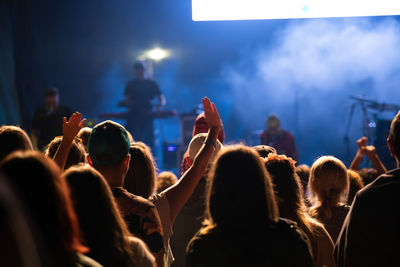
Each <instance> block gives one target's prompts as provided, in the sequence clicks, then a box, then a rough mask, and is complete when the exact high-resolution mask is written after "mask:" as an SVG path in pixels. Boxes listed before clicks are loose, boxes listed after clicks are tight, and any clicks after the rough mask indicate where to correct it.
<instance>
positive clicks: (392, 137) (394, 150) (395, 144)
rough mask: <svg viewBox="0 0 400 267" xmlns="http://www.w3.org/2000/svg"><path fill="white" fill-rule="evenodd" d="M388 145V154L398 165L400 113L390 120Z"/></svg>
mask: <svg viewBox="0 0 400 267" xmlns="http://www.w3.org/2000/svg"><path fill="white" fill-rule="evenodd" d="M387 140H388V145H389V149H390V153H391V154H392V156H394V157H395V158H396V160H397V165H399V164H400V160H399V158H400V111H399V112H398V113H397V115H396V116H395V117H394V119H393V120H392V124H391V125H390V131H389V136H388V139H387Z"/></svg>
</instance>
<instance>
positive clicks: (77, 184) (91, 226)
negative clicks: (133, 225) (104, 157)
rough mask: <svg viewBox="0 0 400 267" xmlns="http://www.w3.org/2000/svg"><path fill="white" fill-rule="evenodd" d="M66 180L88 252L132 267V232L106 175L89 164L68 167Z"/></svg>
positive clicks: (108, 262) (102, 260) (107, 263)
mask: <svg viewBox="0 0 400 267" xmlns="http://www.w3.org/2000/svg"><path fill="white" fill-rule="evenodd" d="M63 177H64V178H65V179H66V181H67V183H68V185H69V188H70V192H71V198H72V200H73V203H74V207H75V211H76V214H77V215H78V220H79V225H80V226H81V230H82V235H83V237H84V240H85V242H86V245H87V246H89V247H90V252H89V253H88V255H89V256H90V257H92V258H93V259H95V260H96V261H98V262H99V263H101V264H102V265H103V266H129V265H131V264H132V262H134V261H133V255H132V251H131V248H130V245H129V242H128V241H129V240H128V238H129V232H128V229H127V227H126V225H125V222H124V221H123V219H122V217H121V215H120V213H119V211H118V208H117V206H116V203H115V202H114V198H113V196H112V193H111V190H110V188H109V187H108V185H107V182H106V181H105V180H104V178H103V176H102V175H101V174H100V173H99V172H98V171H96V170H95V169H93V168H92V167H90V166H88V165H80V166H75V167H72V168H70V169H68V170H67V171H66V172H65V173H64V175H63Z"/></svg>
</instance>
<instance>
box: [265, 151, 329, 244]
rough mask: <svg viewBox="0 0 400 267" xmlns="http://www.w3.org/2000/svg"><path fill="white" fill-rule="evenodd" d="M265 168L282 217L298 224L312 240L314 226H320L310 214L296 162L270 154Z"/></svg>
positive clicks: (282, 156)
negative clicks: (272, 184)
mask: <svg viewBox="0 0 400 267" xmlns="http://www.w3.org/2000/svg"><path fill="white" fill-rule="evenodd" d="M265 167H266V168H267V171H268V173H269V174H270V175H271V178H272V181H273V183H274V189H275V193H276V197H277V202H278V207H279V214H280V216H281V217H283V218H287V219H290V220H293V221H295V222H297V224H298V225H299V227H300V228H301V229H302V230H303V231H304V232H306V233H307V234H308V235H309V236H310V238H312V236H313V234H314V233H315V227H313V225H316V224H318V225H320V224H319V222H317V221H316V220H315V219H312V218H311V216H309V214H308V211H307V207H306V205H305V204H304V198H303V187H302V185H301V182H300V178H299V176H298V175H297V173H296V167H295V162H294V161H293V160H292V159H291V158H288V157H286V156H285V155H276V154H270V155H269V156H268V157H267V158H266V160H265ZM320 226H322V225H320Z"/></svg>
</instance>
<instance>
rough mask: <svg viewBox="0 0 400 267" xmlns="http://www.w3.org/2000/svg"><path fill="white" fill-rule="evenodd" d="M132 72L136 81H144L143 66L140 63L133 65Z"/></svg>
mask: <svg viewBox="0 0 400 267" xmlns="http://www.w3.org/2000/svg"><path fill="white" fill-rule="evenodd" d="M133 70H134V71H135V74H136V78H137V79H139V80H143V79H144V65H143V63H142V62H136V63H135V64H133Z"/></svg>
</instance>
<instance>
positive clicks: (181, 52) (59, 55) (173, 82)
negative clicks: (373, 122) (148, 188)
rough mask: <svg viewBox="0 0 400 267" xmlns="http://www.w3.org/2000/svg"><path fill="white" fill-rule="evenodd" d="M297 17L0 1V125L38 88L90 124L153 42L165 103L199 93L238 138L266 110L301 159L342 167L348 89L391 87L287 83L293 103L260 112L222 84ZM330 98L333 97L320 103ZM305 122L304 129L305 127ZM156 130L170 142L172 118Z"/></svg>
mask: <svg viewBox="0 0 400 267" xmlns="http://www.w3.org/2000/svg"><path fill="white" fill-rule="evenodd" d="M386 19H387V18H370V19H369V23H371V25H374V23H377V24H379V23H381V22H382V21H385V20H386ZM359 20H360V19H357V18H354V19H348V20H347V22H349V21H350V23H353V22H354V23H358V21H359ZM304 21H305V20H266V21H229V22H193V21H192V20H191V2H190V1H182V0H179V1H178V0H169V1H161V0H146V1H128V0H115V1H106V0H96V1H77V0H72V1H50V0H37V1H33V0H15V1H12V0H3V1H1V3H0V26H1V28H0V51H1V52H0V53H1V54H0V79H1V84H0V93H1V109H0V123H1V124H19V125H22V127H24V128H25V129H26V130H28V131H29V130H30V124H31V119H32V115H33V112H34V110H35V108H36V107H38V106H39V105H40V104H42V102H43V92H44V90H45V88H46V87H48V86H56V87H57V88H59V90H60V93H61V102H62V103H63V104H65V105H68V106H70V107H71V108H72V109H74V110H76V111H80V112H82V113H83V114H84V116H85V117H87V118H88V119H91V120H97V121H98V120H99V119H98V114H99V113H101V112H108V111H121V109H119V108H117V107H116V105H117V103H118V101H119V100H121V99H122V96H123V89H124V86H125V83H126V82H127V81H128V80H129V79H132V78H133V76H134V75H133V70H132V65H133V62H134V61H135V60H136V58H137V56H138V55H139V54H140V53H141V51H143V50H146V49H149V48H152V47H154V46H156V45H158V46H161V47H164V48H168V49H171V51H172V57H171V58H169V59H166V60H164V61H163V62H160V63H156V64H155V65H154V70H155V77H154V78H155V80H157V81H158V83H159V84H160V87H161V89H162V91H163V93H164V94H165V95H166V97H167V107H166V108H167V109H177V110H178V112H181V113H182V112H188V111H190V110H192V109H193V108H195V107H196V105H198V104H200V103H201V97H203V96H209V97H210V98H212V99H213V100H214V101H215V102H216V104H217V106H218V107H219V110H220V112H221V116H222V118H223V119H224V124H225V132H226V135H227V140H228V141H230V142H237V141H246V142H248V143H252V142H253V143H254V142H255V141H254V140H255V139H256V138H254V136H255V135H254V131H256V130H261V129H263V128H264V121H265V118H266V117H267V116H268V115H269V113H271V112H274V113H277V114H278V115H279V116H280V117H281V118H282V124H283V126H284V127H285V128H287V129H289V130H291V131H292V132H293V133H294V134H295V136H296V139H297V143H298V145H299V150H300V157H301V161H302V162H305V163H309V164H310V163H312V160H313V159H315V158H316V157H317V156H319V155H321V154H333V155H336V156H338V157H340V158H342V159H343V160H344V161H345V162H346V163H349V161H350V160H351V157H352V156H353V153H355V149H356V148H355V144H354V142H355V140H356V139H357V138H358V137H360V136H361V135H362V127H361V126H362V125H361V121H362V119H361V112H360V110H358V109H356V111H355V113H354V115H353V120H352V124H351V127H350V131H349V133H348V134H349V137H350V143H349V144H346V143H345V142H344V141H343V137H344V135H346V124H347V121H348V119H349V108H348V106H349V105H350V104H352V103H353V102H351V101H350V100H349V95H350V94H363V95H366V96H371V97H373V98H374V99H375V100H379V101H386V102H395V103H398V102H399V101H400V98H399V96H398V90H397V87H396V86H394V85H393V86H392V87H388V88H389V89H387V88H386V89H385V91H384V93H379V94H377V95H376V94H375V93H376V92H382V91H380V90H381V88H379V87H375V83H374V82H370V80H369V77H368V76H366V77H363V78H362V79H361V78H360V80H359V81H357V83H356V84H352V85H351V86H349V87H346V88H344V87H343V86H342V87H341V88H340V90H338V91H337V92H336V93H335V91H333V90H332V91H322V90H321V91H318V93H315V91H303V92H304V94H302V93H300V94H297V93H296V92H300V91H299V90H301V88H302V86H301V85H299V88H300V89H298V91H296V90H297V89H296V88H294V92H295V93H294V95H295V98H294V99H295V100H293V99H292V98H293V95H287V96H286V95H283V96H282V98H283V99H286V100H287V99H292V100H291V102H287V101H282V105H278V104H279V103H280V102H279V99H280V98H277V99H275V100H274V105H270V106H268V105H267V104H266V105H263V104H262V103H263V101H264V100H263V99H262V98H260V99H256V100H254V101H256V102H257V105H259V106H262V109H261V108H260V109H259V110H257V112H254V110H252V109H251V106H252V105H251V104H249V103H252V102H249V101H248V99H247V98H246V93H244V96H245V97H244V98H241V97H238V94H237V91H235V90H237V88H236V89H232V88H233V87H234V86H232V83H233V81H234V79H232V75H227V70H229V69H230V68H234V69H236V70H237V71H238V72H239V73H243V74H244V75H247V73H246V72H247V71H248V72H252V71H254V70H253V69H252V66H253V67H254V64H252V63H249V62H248V61H247V60H250V59H253V56H254V55H256V52H254V51H260V50H263V51H268V50H269V49H271V51H272V49H276V46H277V43H278V42H279V41H280V40H281V39H284V34H285V31H287V29H288V28H287V27H288V25H297V24H299V25H300V24H301V23H304ZM313 21H314V22H317V23H318V21H320V20H318V19H315V20H313ZM336 21H337V22H338V23H342V20H341V19H330V20H329V23H332V22H333V23H335V22H336ZM392 21H395V23H397V21H398V18H397V17H393V18H392ZM371 27H373V26H371ZM396 27H397V26H396ZM375 30H376V29H375ZM343 52H346V51H343ZM377 55H378V56H379V53H378V54H377ZM377 55H376V54H375V55H371V57H375V56H377ZM299 68H301V66H299ZM392 69H393V71H392V72H391V75H392V76H391V77H395V78H393V80H395V81H397V77H398V75H397V73H398V68H397V65H396V66H395V67H393V68H392ZM228 73H229V71H228ZM349 75H351V74H349ZM227 77H228V78H227ZM248 77H251V75H249V76H248ZM385 77H386V78H385V79H386V81H387V80H388V79H387V76H385ZM229 79H231V80H229ZM393 80H390V81H391V84H393V83H394V82H393ZM248 82H249V83H251V82H252V81H250V80H249V81H248ZM371 83H372V84H373V85H371ZM244 84H246V81H245V82H244ZM252 86H253V87H257V90H263V91H266V92H271V94H272V93H273V94H279V92H280V88H276V87H274V88H269V87H267V86H265V87H263V86H257V85H256V86H255V85H252ZM368 88H374V89H371V90H370V89H368ZM246 90H252V87H251V86H249V88H243V92H246ZM316 90H317V89H316ZM344 92H345V94H344ZM283 94H287V92H284V93H283ZM336 94H337V95H340V97H336V98H335V99H331V100H330V98H331V97H332V96H334V95H336ZM311 96H315V97H314V98H309V97H311ZM242 100H247V101H243V102H242ZM277 101H278V102H277ZM327 101H331V102H330V103H331V106H337V105H342V107H341V109H340V112H339V111H335V110H324V109H323V107H326V103H327ZM346 101H347V102H346ZM265 103H267V101H266V102H265ZM288 103H290V104H288ZM315 103H318V105H317V104H315ZM398 104H400V102H399V103H398ZM313 107H316V109H315V110H314V112H312V114H314V115H315V114H319V113H324V114H325V115H324V116H322V115H321V116H320V117H311V116H309V113H307V112H305V111H304V112H303V113H301V111H302V108H304V110H308V112H309V109H310V108H311V109H312V108H313ZM243 114H246V117H245V118H244V117H243ZM378 116H381V114H380V113H379V114H378ZM390 116H392V115H389V116H387V117H388V118H390ZM249 118H252V119H249ZM329 120H330V121H331V123H330V124H328V125H329V127H330V129H331V130H330V131H327V130H326V127H325V126H324V127H320V125H319V123H320V121H324V122H325V123H326V121H329ZM244 122H245V123H244ZM310 123H312V125H314V126H309V125H311V124H310ZM303 125H305V126H304V127H303ZM156 128H157V136H158V138H159V139H160V140H161V141H171V142H177V140H179V119H178V118H171V119H165V120H158V121H156ZM328 132H329V133H328ZM252 140H253V141H252ZM161 141H160V142H161ZM349 149H350V150H349ZM156 154H158V155H159V154H160V151H158V152H157V151H156ZM159 157H160V156H159Z"/></svg>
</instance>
